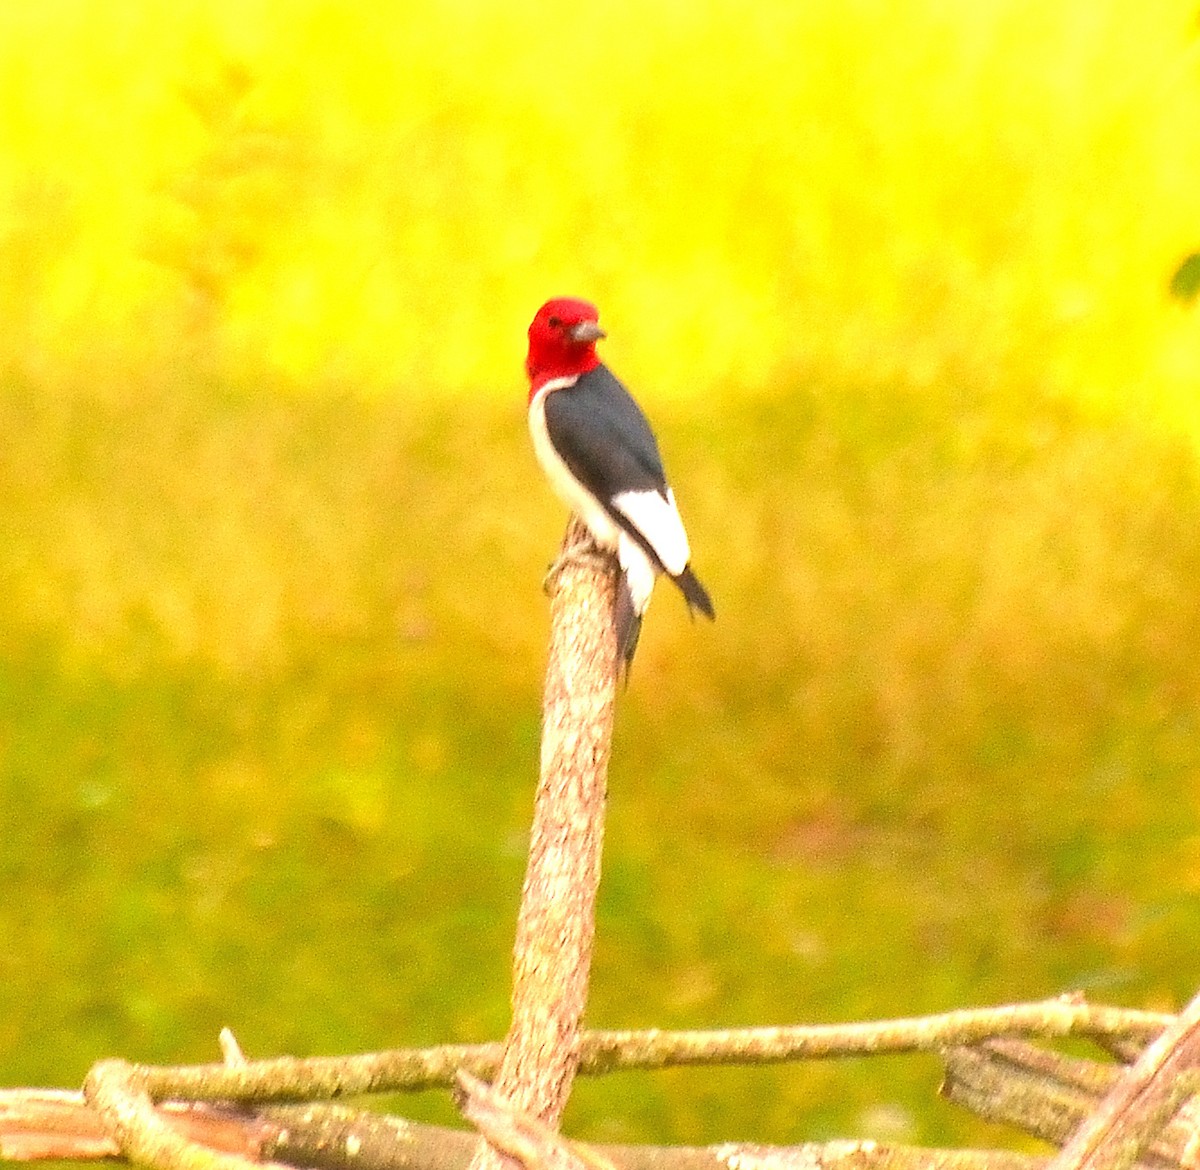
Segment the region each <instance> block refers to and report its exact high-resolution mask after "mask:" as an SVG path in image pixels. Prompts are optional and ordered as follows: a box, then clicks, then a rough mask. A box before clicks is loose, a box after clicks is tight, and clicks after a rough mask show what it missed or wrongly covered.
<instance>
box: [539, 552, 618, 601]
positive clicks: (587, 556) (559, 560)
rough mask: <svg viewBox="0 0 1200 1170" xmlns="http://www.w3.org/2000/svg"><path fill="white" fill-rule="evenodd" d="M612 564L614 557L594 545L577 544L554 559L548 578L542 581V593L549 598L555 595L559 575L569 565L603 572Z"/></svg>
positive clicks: (548, 571) (547, 574)
mask: <svg viewBox="0 0 1200 1170" xmlns="http://www.w3.org/2000/svg"><path fill="white" fill-rule="evenodd" d="M611 564H612V555H611V554H610V553H607V552H605V551H604V550H603V549H600V548H597V547H596V546H595V545H594V544H590V543H589V544H576V545H573V546H572V547H571V548H569V549H567V550H566V552H563V553H560V554H559V555H558V556H557V557H555V558H554V561H553V562H552V563H551V565H550V568H548V569H547V570H546V576H545V577H544V578H543V579H542V592H544V593H545V594H546V595H547V596H550V595H552V594H553V593H554V586H555V584H556V583H557V581H558V576H559V574H560V573H561V572H562V571H563V569H565V568H567V567H568V566H569V565H580V566H582V567H583V568H587V569H595V570H597V571H603V570H605V569H607V568H609V566H610V565H611Z"/></svg>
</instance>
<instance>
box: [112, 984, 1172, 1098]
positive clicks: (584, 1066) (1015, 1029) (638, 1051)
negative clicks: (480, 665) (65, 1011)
mask: <svg viewBox="0 0 1200 1170" xmlns="http://www.w3.org/2000/svg"><path fill="white" fill-rule="evenodd" d="M1173 1019H1174V1017H1173V1016H1170V1015H1165V1014H1162V1013H1158V1012H1143V1011H1136V1010H1133V1009H1128V1008H1114V1007H1108V1006H1105V1005H1101V1004H1088V1003H1083V1002H1080V1001H1078V1000H1069V1001H1067V1000H1059V999H1053V1000H1047V1001H1044V1002H1041V1003H1025V1004H1009V1005H1006V1006H1002V1007H989V1008H969V1009H963V1010H960V1011H953V1012H946V1013H943V1014H941V1015H933V1016H919V1017H914V1018H908V1019H896V1020H876V1021H870V1022H865V1023H849V1024H793V1025H786V1026H778V1027H765V1028H726V1029H720V1030H712V1031H683V1032H671V1031H660V1030H659V1029H650V1030H647V1031H640V1032H634V1031H628V1032H625V1031H622V1032H584V1033H582V1034H581V1035H580V1037H579V1045H578V1048H579V1071H580V1072H581V1073H587V1074H591V1075H598V1074H601V1073H610V1072H621V1071H626V1070H629V1069H659V1068H671V1067H678V1066H683V1065H713V1064H779V1063H783V1062H787V1061H795V1060H817V1059H833V1058H839V1057H847V1056H870V1055H873V1054H900V1053H908V1052H938V1051H941V1050H942V1049H945V1048H952V1047H954V1046H956V1045H969V1044H978V1043H981V1042H982V1041H984V1040H988V1039H990V1038H992V1037H997V1036H1012V1037H1020V1036H1026V1037H1041V1038H1044V1039H1058V1038H1061V1037H1066V1036H1079V1037H1091V1038H1097V1037H1106V1036H1134V1037H1139V1038H1142V1039H1150V1038H1152V1037H1154V1036H1156V1035H1158V1033H1160V1032H1161V1031H1162V1030H1163V1028H1165V1027H1166V1026H1167V1025H1168V1024H1169V1023H1170V1022H1171V1021H1172V1020H1173ZM501 1053H502V1048H501V1045H499V1044H497V1043H494V1042H493V1043H486V1044H442V1045H435V1046H434V1047H432V1048H399V1049H392V1050H389V1051H383V1052H367V1053H359V1054H356V1055H353V1056H310V1057H294V1056H277V1057H272V1058H271V1059H268V1060H252V1061H248V1062H247V1063H246V1064H244V1065H240V1066H230V1065H228V1064H199V1065H174V1066H169V1065H138V1066H136V1067H137V1070H138V1074H139V1077H140V1078H141V1081H142V1083H143V1084H144V1086H145V1088H146V1091H147V1092H148V1093H149V1094H150V1096H151V1097H152V1098H153V1099H154V1100H155V1101H162V1100H165V1099H168V1098H172V1097H176V1098H180V1099H186V1100H189V1101H226V1100H228V1101H309V1100H326V1101H328V1100H334V1099H336V1098H339V1097H350V1096H362V1095H365V1094H370V1093H395V1092H405V1091H409V1090H423V1089H432V1088H448V1087H449V1086H450V1085H452V1084H453V1083H454V1077H455V1074H456V1073H457V1072H458V1070H459V1069H466V1070H467V1071H468V1072H470V1073H472V1074H473V1075H474V1076H477V1077H482V1078H484V1079H485V1080H486V1079H487V1078H489V1077H493V1076H495V1074H496V1070H497V1068H498V1067H499V1064H500V1057H501Z"/></svg>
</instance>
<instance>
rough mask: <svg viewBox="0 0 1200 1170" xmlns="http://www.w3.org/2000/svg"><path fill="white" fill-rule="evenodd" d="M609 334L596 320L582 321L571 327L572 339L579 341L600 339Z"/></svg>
mask: <svg viewBox="0 0 1200 1170" xmlns="http://www.w3.org/2000/svg"><path fill="white" fill-rule="evenodd" d="M607 336H608V334H607V333H605V332H604V330H603V329H601V328H600V326H599V325H598V324H596V322H595V321H580V322H579V324H578V325H574V326H572V328H571V340H572V341H578V342H588V341H599V340H600V338H602V337H607Z"/></svg>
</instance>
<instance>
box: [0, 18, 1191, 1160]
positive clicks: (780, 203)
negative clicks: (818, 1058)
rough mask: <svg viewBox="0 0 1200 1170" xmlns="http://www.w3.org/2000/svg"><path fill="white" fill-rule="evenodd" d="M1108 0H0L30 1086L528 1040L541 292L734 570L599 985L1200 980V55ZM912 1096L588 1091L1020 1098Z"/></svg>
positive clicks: (960, 996)
mask: <svg viewBox="0 0 1200 1170" xmlns="http://www.w3.org/2000/svg"><path fill="white" fill-rule="evenodd" d="M1126 7H1127V10H1126V9H1120V10H1118V9H1119V6H1116V7H1114V8H1113V9H1112V10H1111V11H1110V10H1108V9H1106V8H1105V7H1104V6H1100V7H1097V6H1096V5H1094V4H1090V3H1084V2H1083V0H1069V2H1067V3H1064V4H1059V5H1056V6H1053V8H1052V9H1051V8H1047V7H1046V6H1045V5H1043V4H1027V3H1022V2H1019V0H1005V2H1002V3H995V4H987V5H965V4H964V5H958V6H946V5H941V4H933V3H914V4H908V5H902V6H896V5H892V4H885V3H882V0H863V2H861V3H854V4H837V5H834V4H829V5H811V4H809V5H795V4H790V3H789V4H783V3H779V4H765V5H758V6H747V5H745V4H734V3H732V2H731V0H714V2H713V3H709V4H703V5H680V4H665V3H664V4H663V5H661V6H651V9H650V10H648V7H647V5H645V4H644V3H642V2H641V0H638V2H637V3H634V0H614V3H612V4H611V5H608V6H606V7H605V9H604V10H603V11H601V10H597V9H592V10H589V11H588V12H587V13H581V14H579V16H578V21H577V23H576V24H574V25H571V24H570V23H569V22H568V23H567V25H564V23H563V21H562V20H559V19H554V20H547V19H546V17H545V14H544V13H543V12H541V11H539V10H538V9H537V7H536V6H534V5H532V4H527V3H524V2H522V0H518V2H516V3H510V4H504V5H499V4H497V5H486V6H479V5H476V6H474V7H471V8H470V11H469V14H468V15H464V13H466V11H467V10H466V9H464V8H463V6H461V5H459V4H456V3H454V0H438V2H435V3H430V4H424V5H421V6H419V10H418V8H417V7H415V6H414V8H413V9H412V10H411V11H409V10H407V9H406V8H405V6H403V5H401V6H398V7H397V6H386V7H385V8H382V9H381V8H379V6H359V5H344V4H342V5H328V4H323V3H319V2H317V0H289V2H288V3H286V4H285V3H282V2H280V0H262V2H261V3H245V0H237V2H236V3H235V2H234V0H214V2H213V3H211V4H205V5H200V6H193V7H190V8H187V7H186V6H185V8H184V9H181V8H180V6H179V5H177V4H173V3H172V4H167V3H165V2H160V0H145V2H144V3H140V4H138V5H133V6H125V7H123V8H120V10H119V11H118V10H116V9H114V7H113V6H112V5H111V4H99V3H95V2H93V0H49V2H47V3H44V4H39V5H36V6H29V5H9V6H6V7H4V8H3V9H0V111H2V112H0V882H2V883H3V890H4V896H3V898H2V899H0V956H2V957H0V963H2V965H3V966H2V969H0V1081H3V1082H7V1083H64V1084H74V1083H78V1081H79V1079H80V1078H81V1077H82V1075H83V1072H84V1070H85V1069H86V1068H87V1066H88V1065H89V1064H90V1063H91V1061H93V1060H94V1059H95V1058H97V1057H99V1056H103V1055H113V1054H118V1055H124V1056H128V1057H131V1058H144V1059H149V1060H169V1061H180V1060H189V1059H209V1058H212V1057H213V1056H214V1055H215V1044H216V1033H217V1030H218V1028H219V1027H220V1026H221V1025H223V1024H228V1025H229V1026H231V1027H232V1028H233V1029H234V1030H235V1032H236V1033H237V1035H238V1037H239V1039H240V1040H241V1042H242V1043H243V1045H244V1046H245V1048H246V1050H247V1052H248V1053H250V1054H253V1055H260V1054H269V1053H275V1052H281V1051H292V1052H297V1053H309V1052H332V1051H343V1050H352V1049H363V1048H370V1047H380V1046H384V1045H390V1044H401V1043H423V1042H432V1041H436V1040H455V1039H461V1040H469V1039H485V1038H493V1037H497V1036H499V1035H500V1034H501V1033H502V1032H503V1029H504V1027H505V1025H506V1023H507V994H508V969H507V968H508V950H509V947H510V944H511V937H512V930H513V923H514V919H515V913H516V905H517V898H518V894H519V886H520V879H521V873H522V868H523V850H524V833H525V829H526V826H527V824H528V819H529V813H530V805H531V800H532V790H533V780H534V774H535V768H536V759H537V741H538V705H539V698H540V683H541V668H542V663H543V660H544V653H545V632H546V606H545V601H544V599H543V597H542V596H541V593H540V591H539V584H540V580H541V576H542V571H543V569H544V567H545V565H546V564H547V563H548V562H549V560H550V559H551V557H552V556H553V553H554V550H555V548H556V545H557V541H558V538H559V536H560V533H561V531H562V528H563V525H564V520H565V517H564V516H563V514H562V511H561V509H560V508H559V506H558V505H557V504H555V502H554V501H553V500H552V499H551V497H550V493H549V491H548V490H546V489H544V488H543V486H542V484H541V481H540V477H539V476H538V473H537V470H536V467H535V464H534V460H533V456H532V454H531V452H530V451H529V450H528V441H527V436H526V433H525V422H524V417H523V411H522V387H521V377H520V359H521V355H522V349H523V346H522V341H523V336H522V335H523V330H524V328H525V326H526V324H527V322H528V319H529V317H530V316H531V314H532V312H533V310H534V309H535V308H536V306H537V304H538V303H539V302H540V300H541V299H543V298H544V297H545V296H547V295H549V294H552V293H560V292H570V293H578V294H581V295H588V296H591V297H594V298H595V299H596V300H597V302H598V303H599V304H600V305H601V307H602V310H603V314H604V321H605V324H606V325H607V326H608V327H609V330H610V333H611V339H610V340H609V341H608V342H606V346H607V347H608V348H607V349H606V351H605V352H606V354H607V356H609V357H610V358H611V359H612V361H613V364H614V365H615V366H616V367H617V368H618V369H620V371H621V372H622V373H623V374H625V375H626V376H627V377H628V379H629V381H630V382H631V383H632V384H633V385H634V386H635V387H637V388H638V390H639V393H640V395H641V397H642V398H643V399H644V401H645V403H646V406H647V409H648V411H649V413H650V414H651V415H652V417H653V418H654V420H655V422H656V424H657V425H658V428H659V430H660V431H661V436H662V439H663V444H664V447H665V450H666V455H667V458H668V462H669V464H670V466H671V468H672V471H673V477H674V479H675V480H676V481H677V490H678V494H679V498H680V501H681V504H682V507H683V511H684V514H685V517H686V519H687V521H688V524H689V528H690V530H691V533H692V536H693V543H694V545H695V548H696V553H697V568H698V570H699V571H700V573H701V574H702V576H703V578H704V580H705V581H706V583H707V584H709V585H710V586H711V588H712V592H713V595H714V599H715V601H716V605H717V610H718V614H719V619H718V622H717V624H716V625H715V626H713V627H709V626H708V625H707V624H697V625H695V626H692V625H691V624H689V622H688V620H687V617H686V613H685V610H684V607H683V605H682V604H681V603H680V602H679V599H678V598H677V597H673V596H670V595H668V593H669V591H668V590H666V589H663V590H662V591H661V593H662V595H661V596H660V597H659V598H658V599H657V600H656V602H655V605H654V607H653V609H652V611H651V615H650V619H649V622H648V626H647V630H646V633H645V636H644V639H643V643H642V646H641V648H640V650H639V655H638V660H637V662H636V665H635V670H634V675H633V679H632V683H631V685H630V687H629V689H628V691H627V692H626V693H625V694H624V695H623V697H622V699H621V704H620V709H619V712H618V720H617V732H616V736H617V742H616V744H615V751H614V763H613V769H612V775H611V783H610V791H611V810H610V824H609V834H608V840H607V847H606V853H605V875H604V882H603V887H602V892H601V904H600V923H599V934H598V942H597V953H596V966H595V980H594V989H593V997H592V1002H591V1007H590V1021H591V1022H592V1023H594V1024H596V1025H598V1026H613V1027H618V1026H627V1025H628V1026H634V1025H652V1024H653V1025H661V1026H683V1025H696V1026H700V1025H721V1024H730V1023H767V1022H776V1021H798V1020H832V1019H847V1018H861V1017H866V1016H880V1015H887V1014H897V1013H915V1012H922V1011H931V1010H941V1009H946V1008H951V1007H955V1006H962V1005H967V1004H972V1003H987V1002H996V1001H1002V1000H1009V999H1016V998H1028V997H1035V996H1042V995H1047V994H1054V993H1057V992H1060V991H1065V990H1069V989H1073V988H1083V989H1085V990H1088V991H1090V992H1092V993H1094V994H1096V995H1098V996H1103V997H1105V998H1109V999H1112V1000H1114V1001H1119V1002H1124V1003H1131V1004H1137V1005H1142V1006H1152V1007H1163V1006H1171V1005H1174V1004H1176V1003H1178V1001H1179V1000H1180V999H1181V997H1183V996H1185V995H1189V994H1190V993H1191V992H1192V991H1194V989H1195V986H1196V984H1197V982H1198V979H1197V972H1200V941H1198V940H1200V898H1197V893H1198V892H1200V837H1198V836H1197V832H1196V812H1197V808H1196V802H1197V795H1196V776H1197V773H1198V769H1200V726H1197V724H1198V721H1200V655H1198V654H1197V646H1198V645H1200V589H1198V588H1197V582H1198V581H1200V475H1198V471H1197V465H1196V454H1195V434H1196V433H1197V418H1198V416H1197V411H1196V402H1197V398H1196V393H1195V387H1196V385H1197V372H1198V369H1200V363H1198V362H1197V357H1196V317H1195V314H1194V311H1193V310H1191V309H1189V308H1188V307H1187V300H1188V293H1189V289H1190V284H1189V283H1188V278H1189V274H1188V272H1187V271H1185V258H1186V257H1188V256H1190V255H1191V254H1193V253H1194V252H1195V249H1196V247H1197V246H1198V245H1200V219H1198V217H1197V214H1196V207H1197V201H1196V191H1197V189H1198V180H1200V156H1198V155H1197V152H1196V143H1197V141H1200V140H1198V139H1197V136H1196V134H1195V121H1196V118H1195V114H1196V109H1197V101H1196V99H1197V97H1198V96H1200V95H1198V94H1197V88H1198V86H1200V75H1198V74H1197V70H1196V66H1195V61H1194V57H1193V56H1191V55H1189V54H1190V53H1192V52H1193V50H1192V49H1191V48H1190V46H1191V45H1192V42H1193V40H1194V33H1195V11H1194V6H1193V5H1191V4H1184V3H1174V2H1168V0H1155V2H1152V3H1150V4H1149V5H1145V4H1143V5H1139V6H1137V7H1136V8H1132V7H1128V6H1126ZM571 55H573V59H572V60H571V61H570V65H569V67H564V66H563V62H564V60H565V59H566V58H567V57H568V56H571ZM601 94H603V95H605V97H604V100H600V98H599V96H598V95H601ZM114 127H119V128H120V129H119V132H116V131H114ZM1181 272H1183V273H1184V275H1183V276H1179V275H1178V274H1179V273H1181ZM1173 275H1175V276H1176V277H1177V279H1176V281H1175V284H1174V296H1172V291H1171V290H1172V277H1173ZM934 1085H935V1071H934V1068H933V1065H932V1064H931V1063H926V1062H909V1063H904V1064H900V1063H886V1064H882V1065H878V1064H863V1063H857V1062H848V1063H845V1064H840V1065H836V1066H829V1067H817V1068H796V1069H771V1070H753V1071H746V1070H717V1071H711V1072H699V1071H688V1072H678V1073H672V1074H664V1075H658V1074H656V1075H654V1076H632V1075H630V1076H622V1077H619V1078H612V1079H609V1080H605V1081H602V1082H598V1083H595V1084H587V1083H585V1084H581V1085H580V1086H579V1088H578V1090H577V1092H576V1095H575V1098H574V1100H573V1102H572V1106H571V1111H570V1114H569V1117H568V1124H569V1126H570V1127H571V1129H572V1131H573V1132H575V1133H578V1134H581V1135H584V1136H595V1137H600V1138H606V1139H617V1140H619V1139H632V1138H639V1137H640V1138H654V1139H670V1140H679V1141H689V1142H702V1141H706V1140H713V1139H718V1138H726V1137H728V1138H738V1137H740V1138H747V1139H752V1138H758V1139H763V1140H791V1139H797V1138H803V1137H822V1136H829V1135H833V1134H868V1135H877V1136H896V1135H899V1136H904V1137H907V1138H911V1139H915V1140H924V1141H953V1140H982V1135H981V1129H980V1127H979V1126H978V1125H976V1124H975V1123H973V1122H971V1121H970V1120H969V1119H966V1118H964V1117H962V1116H960V1115H959V1114H957V1113H956V1112H954V1111H952V1110H950V1109H948V1108H944V1107H941V1106H939V1105H938V1104H936V1103H934V1102H932V1101H931V1097H932V1093H933V1088H934ZM404 1108H406V1109H410V1110H411V1109H415V1110H416V1111H417V1112H419V1113H421V1114H422V1115H424V1116H434V1117H443V1118H444V1117H447V1116H449V1114H450V1109H449V1106H448V1104H447V1103H446V1101H445V1100H444V1098H443V1097H441V1096H439V1095H436V1094H430V1095H427V1096H423V1097H422V1098H420V1099H419V1100H417V1101H415V1102H406V1103H405V1105H404Z"/></svg>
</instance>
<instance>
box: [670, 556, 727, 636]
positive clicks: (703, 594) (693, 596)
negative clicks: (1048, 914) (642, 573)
mask: <svg viewBox="0 0 1200 1170" xmlns="http://www.w3.org/2000/svg"><path fill="white" fill-rule="evenodd" d="M671 580H672V581H674V582H675V584H676V585H678V586H679V589H680V592H682V594H683V596H684V597H685V598H686V599H687V603H688V609H690V610H692V611H695V610H697V609H698V610H699V611H700V612H701V613H702V614H704V616H705V617H706V618H708V620H709V621H710V622H711V621H715V620H716V616H717V615H716V612H715V610H714V609H713V603H712V598H711V597H709V595H708V590H707V589H705V588H704V586H703V585H701V584H700V581H699V579H698V578H697V576H696V574H695V573H693V572H692V567H691V565H688V566H687V567H686V568H685V569H684V570H683V572H682V573H680V574H679V575H678V576H677V577H672V578H671Z"/></svg>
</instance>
